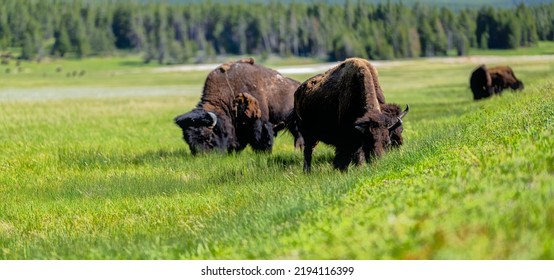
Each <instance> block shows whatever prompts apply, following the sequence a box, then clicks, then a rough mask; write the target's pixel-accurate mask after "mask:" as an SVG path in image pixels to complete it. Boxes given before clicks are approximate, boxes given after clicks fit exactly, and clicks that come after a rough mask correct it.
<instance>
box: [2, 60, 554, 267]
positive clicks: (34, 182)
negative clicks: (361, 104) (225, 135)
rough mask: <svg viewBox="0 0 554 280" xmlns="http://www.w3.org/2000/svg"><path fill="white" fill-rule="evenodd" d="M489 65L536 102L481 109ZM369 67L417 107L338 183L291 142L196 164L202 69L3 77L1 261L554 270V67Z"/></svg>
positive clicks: (517, 99)
mask: <svg viewBox="0 0 554 280" xmlns="http://www.w3.org/2000/svg"><path fill="white" fill-rule="evenodd" d="M547 51H550V50H547ZM495 55H498V54H495ZM500 55H502V54H500ZM491 60H492V62H493V64H510V65H511V66H512V68H513V69H514V71H515V73H516V75H517V76H518V78H520V79H521V80H523V81H524V83H525V86H526V88H525V90H524V91H523V92H509V91H508V92H505V93H504V94H503V95H502V96H498V97H494V98H491V99H488V100H484V101H480V102H474V101H473V100H472V96H471V92H470V90H469V85H468V79H469V75H470V73H471V71H472V70H473V69H474V68H475V67H476V66H477V65H479V64H480V63H483V62H487V61H491ZM314 62H315V61H304V62H298V61H296V62H293V63H292V64H302V63H314ZM267 65H269V66H272V67H280V66H282V65H286V63H283V62H273V61H268V62H267ZM376 65H377V68H378V70H379V75H380V81H381V84H382V87H383V89H384V91H385V95H386V97H387V101H388V102H394V103H399V104H409V105H410V107H411V111H410V113H409V114H408V116H407V117H406V118H405V122H404V138H405V144H404V146H403V147H402V148H401V149H398V150H394V151H392V152H390V153H388V154H387V155H386V156H384V157H383V158H381V159H379V160H376V161H374V162H372V163H371V164H368V165H365V166H362V167H352V168H350V170H349V172H347V173H340V172H338V171H336V170H333V169H332V168H331V161H332V158H333V150H332V149H331V148H330V147H328V146H325V145H324V144H320V145H318V147H317V148H316V150H315V153H314V163H313V166H312V167H313V172H312V174H304V173H303V172H302V155H301V153H300V152H299V151H295V150H294V148H293V145H292V137H291V136H290V135H289V134H286V133H285V134H281V135H280V136H279V137H277V139H276V144H275V146H274V149H273V153H272V154H258V153H254V152H252V151H251V150H250V149H249V148H248V149H246V150H245V151H243V152H242V153H239V154H223V155H222V154H209V155H204V156H198V157H193V156H191V155H190V152H189V150H188V146H187V145H186V144H185V143H184V142H183V140H182V139H181V131H180V129H179V128H178V127H177V126H176V125H175V124H173V122H172V119H173V117H174V116H176V115H178V114H181V113H183V112H186V111H188V110H190V109H191V108H192V107H194V106H195V105H196V103H197V102H198V100H199V96H200V90H201V87H202V82H203V79H204V77H205V76H206V74H207V73H208V72H209V70H191V71H185V72H183V71H158V70H159V67H155V66H145V65H142V64H141V63H140V58H136V57H126V58H104V59H98V58H96V59H87V60H83V61H72V60H67V61H46V62H43V63H41V64H23V65H22V66H21V69H20V70H17V71H16V70H13V69H15V68H13V66H10V67H11V68H12V70H10V71H9V73H8V71H5V68H7V67H5V66H0V71H2V72H0V112H1V114H0V151H1V152H0V174H2V175H1V176H0V197H1V198H2V202H1V203H0V259H553V258H554V152H553V151H554V137H553V136H554V135H553V132H554V117H553V116H554V94H553V92H554V84H553V83H552V82H551V81H552V78H553V75H554V74H553V73H554V58H553V57H551V56H543V57H542V58H541V59H532V57H531V59H530V58H529V57H521V56H513V55H512V56H500V57H498V56H495V57H494V60H493V58H491V57H487V56H479V57H477V56H476V57H468V58H456V59H418V60H402V61H393V62H376ZM60 66H61V68H62V69H63V70H61V71H59V72H58V70H57V69H58V68H59V67H60ZM81 70H86V73H85V74H84V75H82V76H79V75H76V76H73V75H72V73H73V72H74V71H77V73H78V72H79V71H81ZM67 73H70V77H68V76H67ZM314 74H316V73H303V74H295V75H290V76H291V77H293V78H296V79H298V80H304V79H306V78H308V77H310V76H312V75H314ZM80 91H87V92H90V93H91V94H83V93H81V92H80ZM95 91H98V94H97V95H94V94H93V93H94V92H95ZM37 93H38V94H37ZM118 93H121V94H118ZM25 96H27V97H28V96H30V97H29V98H26V97H25Z"/></svg>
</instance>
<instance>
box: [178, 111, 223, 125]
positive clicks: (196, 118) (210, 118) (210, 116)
mask: <svg viewBox="0 0 554 280" xmlns="http://www.w3.org/2000/svg"><path fill="white" fill-rule="evenodd" d="M174 121H175V123H176V124H177V125H178V126H179V127H181V128H183V129H184V128H187V127H201V126H205V127H208V128H213V127H214V126H215V125H216V124H217V116H216V115H215V114H214V113H212V112H207V111H204V110H202V109H195V110H192V111H190V112H188V113H186V114H183V115H179V116H177V117H175V119H174Z"/></svg>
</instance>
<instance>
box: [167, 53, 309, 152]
mask: <svg viewBox="0 0 554 280" xmlns="http://www.w3.org/2000/svg"><path fill="white" fill-rule="evenodd" d="M298 85H300V82H298V81H295V80H293V79H290V78H286V77H284V76H282V75H281V74H279V73H278V72H277V71H274V70H271V69H268V68H265V67H263V66H261V65H257V64H254V60H253V59H251V58H250V59H243V60H239V61H236V62H231V63H227V64H223V65H220V66H219V67H217V68H216V69H215V70H213V71H212V72H210V73H209V74H208V77H207V78H206V81H205V83H204V89H203V92H202V96H201V100H200V102H199V103H198V105H197V106H196V108H194V109H193V110H192V111H190V112H188V113H185V114H182V115H179V116H177V117H175V119H174V121H175V123H176V124H177V125H178V126H179V127H181V129H182V131H183V138H184V140H185V141H186V143H188V145H189V147H190V150H191V153H192V154H197V153H199V152H207V151H212V150H216V151H227V152H232V151H241V150H242V149H244V148H245V147H246V146H247V145H248V144H250V145H251V146H252V148H253V149H254V150H256V151H271V149H272V146H273V138H274V136H275V135H276V134H277V132H278V131H279V130H281V129H282V128H284V121H285V120H286V118H287V116H288V115H289V114H290V112H291V111H292V108H293V101H294V97H293V93H294V91H295V90H296V88H297V87H298ZM291 132H292V133H293V135H294V134H295V131H292V130H291Z"/></svg>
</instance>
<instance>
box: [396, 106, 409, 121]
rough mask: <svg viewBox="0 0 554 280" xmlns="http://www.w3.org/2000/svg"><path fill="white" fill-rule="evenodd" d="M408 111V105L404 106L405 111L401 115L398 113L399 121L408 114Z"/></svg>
mask: <svg viewBox="0 0 554 280" xmlns="http://www.w3.org/2000/svg"><path fill="white" fill-rule="evenodd" d="M409 111H410V105H408V104H406V109H404V111H403V112H402V113H400V115H399V116H398V118H399V119H402V118H404V117H405V116H406V115H407V114H408V112H409Z"/></svg>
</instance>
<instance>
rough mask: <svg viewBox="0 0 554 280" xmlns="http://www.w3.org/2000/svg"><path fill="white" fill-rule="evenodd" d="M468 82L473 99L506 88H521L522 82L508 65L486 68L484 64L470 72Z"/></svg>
mask: <svg viewBox="0 0 554 280" xmlns="http://www.w3.org/2000/svg"><path fill="white" fill-rule="evenodd" d="M469 84H470V87H471V91H472V92H473V99H474V100H479V99H482V98H487V97H490V96H492V95H493V94H500V93H501V92H502V91H503V90H505V89H507V88H511V89H513V90H522V89H523V82H521V81H520V80H518V79H517V78H516V76H515V74H514V71H513V70H512V68H510V67H509V66H497V67H493V68H487V67H486V66H485V65H481V66H479V67H478V68H477V69H475V70H474V71H473V73H471V78H470V79H469Z"/></svg>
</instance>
